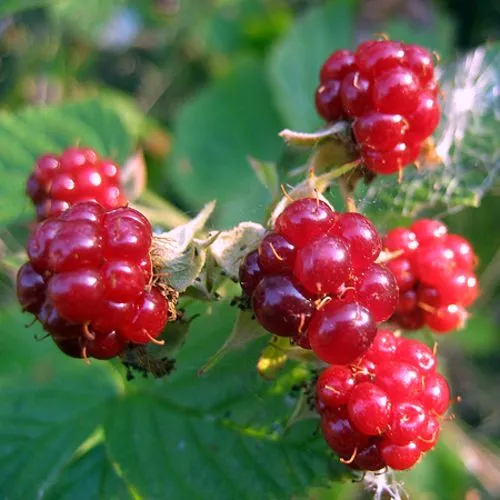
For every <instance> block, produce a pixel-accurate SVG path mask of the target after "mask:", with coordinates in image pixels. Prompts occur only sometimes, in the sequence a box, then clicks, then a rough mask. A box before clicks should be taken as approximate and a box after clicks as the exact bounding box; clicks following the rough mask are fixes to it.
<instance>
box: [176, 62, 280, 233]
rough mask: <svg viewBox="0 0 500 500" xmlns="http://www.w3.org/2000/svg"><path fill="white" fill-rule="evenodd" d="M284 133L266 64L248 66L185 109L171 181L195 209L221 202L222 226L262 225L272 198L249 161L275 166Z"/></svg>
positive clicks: (200, 96) (218, 83)
mask: <svg viewBox="0 0 500 500" xmlns="http://www.w3.org/2000/svg"><path fill="white" fill-rule="evenodd" d="M281 128H282V127H281V124H280V122H279V119H278V116H277V113H276V111H275V110H274V107H273V105H272V100H271V95H270V92H269V89H268V88H267V86H266V82H265V78H264V74H263V70H262V68H261V64H259V62H258V61H248V62H247V63H246V64H243V65H241V66H239V67H238V68H237V69H236V70H235V71H234V72H233V73H231V74H230V75H228V76H226V77H224V78H222V79H220V80H219V81H217V82H216V83H215V84H214V85H213V86H211V87H209V88H206V89H205V90H203V91H202V92H200V93H199V94H198V95H197V96H196V97H194V98H193V99H192V100H191V101H189V102H188V103H187V104H186V105H185V106H184V107H183V108H182V110H181V112H180V115H179V117H178V120H177V124H176V134H175V139H174V153H173V158H172V160H171V161H170V168H169V170H170V171H169V181H170V182H171V184H173V187H174V188H175V189H176V190H177V191H178V192H179V193H180V195H182V197H183V198H184V199H185V200H186V201H187V202H188V203H189V204H190V205H191V206H192V207H193V208H195V209H199V208H200V207H201V206H202V205H203V203H205V202H207V201H209V200H211V199H214V198H215V199H217V200H218V212H217V214H218V221H219V223H221V224H224V225H233V224H235V223H237V222H239V221H241V220H244V219H245V218H246V219H252V220H258V218H259V217H261V216H262V214H263V207H264V206H265V204H266V202H269V201H270V197H269V194H268V193H266V190H265V188H264V187H263V186H262V185H261V184H260V183H259V181H258V180H257V179H256V177H255V174H254V173H253V171H252V168H251V167H250V165H249V164H248V161H247V157H248V155H250V154H251V155H254V156H255V157H257V158H259V159H261V160H262V161H275V160H276V159H277V158H278V157H279V155H280V154H281V152H282V150H283V145H282V144H281V139H280V138H279V137H278V133H279V131H280V130H281Z"/></svg>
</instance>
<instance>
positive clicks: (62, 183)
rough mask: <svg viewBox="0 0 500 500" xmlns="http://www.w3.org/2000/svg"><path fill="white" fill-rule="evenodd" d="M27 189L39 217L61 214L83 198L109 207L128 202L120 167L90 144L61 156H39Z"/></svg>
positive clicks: (70, 150) (70, 149) (41, 218)
mask: <svg viewBox="0 0 500 500" xmlns="http://www.w3.org/2000/svg"><path fill="white" fill-rule="evenodd" d="M26 192H27V194H28V196H29V197H30V198H31V201H32V202H33V203H34V204H35V208H36V213H37V219H38V220H39V221H42V220H45V219H47V218H49V217H54V216H57V215H60V214H61V213H62V212H64V210H66V209H67V208H69V207H70V206H72V205H74V204H75V203H78V202H82V201H96V202H98V203H100V204H101V205H102V206H103V207H104V208H106V209H111V208H117V207H120V206H124V205H125V204H126V198H125V196H124V194H123V192H122V190H121V187H120V170H119V168H118V167H117V166H116V165H115V164H114V163H113V162H112V161H111V160H107V159H104V158H100V157H99V156H98V154H97V153H96V152H95V151H94V150H93V149H90V148H75V147H70V148H67V149H66V150H65V151H63V153H62V154H61V155H60V156H58V155H52V154H47V155H43V156H41V157H40V158H38V160H37V162H36V164H35V168H34V170H33V173H32V174H31V175H30V177H29V178H28V182H27V184H26Z"/></svg>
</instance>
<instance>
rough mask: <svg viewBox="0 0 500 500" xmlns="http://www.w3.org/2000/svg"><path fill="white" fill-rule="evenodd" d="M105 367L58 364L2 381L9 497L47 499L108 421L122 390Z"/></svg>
mask: <svg viewBox="0 0 500 500" xmlns="http://www.w3.org/2000/svg"><path fill="white" fill-rule="evenodd" d="M64 364H65V363H64ZM64 364H62V365H61V366H64ZM66 366H68V365H66ZM102 368H103V366H102V365H100V366H98V365H97V364H96V365H95V366H92V368H89V367H88V366H86V365H85V364H84V363H83V362H80V364H78V365H77V364H75V363H72V366H71V367H69V368H65V369H63V368H57V367H55V366H54V365H53V364H52V365H45V370H39V371H37V372H34V373H32V375H31V376H26V375H24V376H20V377H17V378H12V377H9V376H7V377H4V378H2V379H0V385H1V392H2V398H1V399H0V491H2V492H3V493H4V494H6V496H7V497H8V498H12V499H25V498H41V497H43V496H44V495H45V493H46V491H47V490H48V489H49V488H50V487H51V486H52V485H53V484H54V483H55V482H56V480H57V478H58V475H59V474H60V472H61V470H62V469H63V467H64V466H65V465H66V464H68V463H69V461H70V460H71V458H72V456H73V454H74V452H75V450H76V449H77V448H78V447H79V446H80V445H81V444H82V443H83V442H84V441H85V439H86V438H88V437H89V436H90V435H91V434H92V433H93V432H94V430H95V429H96V427H97V426H98V425H100V424H101V423H102V422H103V420H104V418H105V416H106V415H107V413H108V410H109V408H110V406H109V404H110V401H111V400H112V399H114V398H115V397H116V396H117V392H118V391H117V386H116V384H115V382H114V381H113V379H112V377H111V376H110V372H109V370H105V369H102ZM28 372H31V370H28Z"/></svg>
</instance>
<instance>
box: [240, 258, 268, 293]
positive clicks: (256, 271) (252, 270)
mask: <svg viewBox="0 0 500 500" xmlns="http://www.w3.org/2000/svg"><path fill="white" fill-rule="evenodd" d="M263 276H264V272H263V271H262V267H261V265H260V258H259V252H258V251H257V250H254V251H253V252H250V253H248V254H247V255H246V257H245V258H244V259H243V261H242V263H241V266H240V285H241V288H242V289H243V291H244V292H245V293H246V294H247V295H248V296H249V297H250V296H251V295H252V293H253V291H254V290H255V288H256V286H257V285H258V284H259V281H260V280H261V279H262V277H263Z"/></svg>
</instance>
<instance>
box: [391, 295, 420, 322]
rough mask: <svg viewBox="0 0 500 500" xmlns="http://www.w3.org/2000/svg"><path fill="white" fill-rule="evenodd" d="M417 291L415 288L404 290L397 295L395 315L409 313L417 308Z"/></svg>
mask: <svg viewBox="0 0 500 500" xmlns="http://www.w3.org/2000/svg"><path fill="white" fill-rule="evenodd" d="M417 304H418V300H417V292H416V291H415V290H413V289H412V290H406V292H402V293H401V294H400V295H399V302H398V305H397V306H396V311H395V314H396V315H398V316H399V315H404V314H411V313H412V312H413V311H414V310H415V309H416V308H417Z"/></svg>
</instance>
